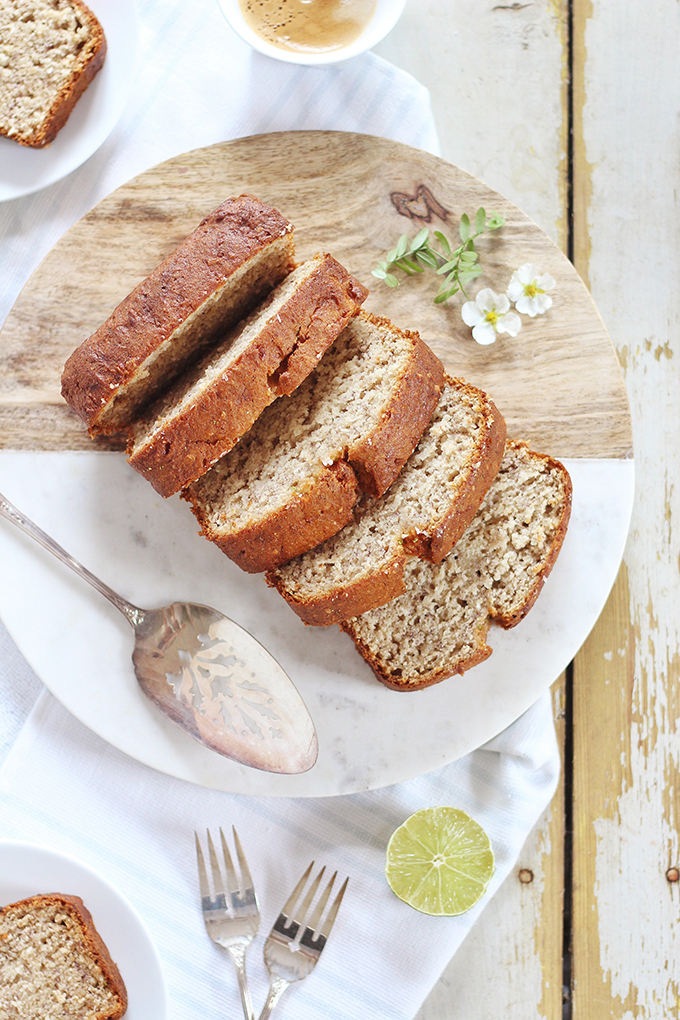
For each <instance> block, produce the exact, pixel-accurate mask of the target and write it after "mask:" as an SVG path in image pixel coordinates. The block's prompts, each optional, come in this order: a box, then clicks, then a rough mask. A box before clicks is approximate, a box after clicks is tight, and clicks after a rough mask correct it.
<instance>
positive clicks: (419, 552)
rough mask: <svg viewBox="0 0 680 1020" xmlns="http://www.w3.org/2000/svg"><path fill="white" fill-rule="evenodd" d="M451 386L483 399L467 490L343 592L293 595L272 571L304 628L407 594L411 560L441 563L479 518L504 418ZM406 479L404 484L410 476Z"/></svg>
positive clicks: (273, 583) (271, 578) (497, 460)
mask: <svg viewBox="0 0 680 1020" xmlns="http://www.w3.org/2000/svg"><path fill="white" fill-rule="evenodd" d="M446 378H447V379H448V377H446ZM449 382H451V383H455V384H456V386H457V388H458V391H459V392H460V393H461V395H463V394H465V395H468V396H469V398H470V400H471V401H474V402H475V403H479V402H480V397H482V398H483V400H482V401H481V408H480V420H479V426H478V427H479V433H480V436H481V440H480V443H479V447H478V449H477V453H476V456H475V460H474V462H473V463H472V464H471V465H469V468H468V470H467V478H466V483H465V486H464V487H462V488H461V489H460V490H459V489H456V490H454V492H453V494H452V495H451V506H450V509H449V512H448V513H447V514H446V515H445V516H443V517H442V518H441V519H440V518H438V519H437V523H436V524H434V523H431V524H430V525H429V526H428V525H427V524H423V525H422V526H421V527H420V528H418V529H417V530H411V531H410V532H409V533H407V534H403V535H401V536H399V538H400V542H399V545H398V547H397V548H395V549H394V551H393V553H392V555H391V557H390V559H389V561H388V562H387V563H383V566H382V567H381V569H380V571H379V572H377V573H371V574H365V573H363V574H362V573H359V571H360V569H361V568H360V567H357V573H358V576H355V577H354V578H353V579H352V580H351V581H350V582H349V583H345V584H343V586H342V588H335V589H332V590H328V591H320V592H319V593H318V595H316V596H313V597H310V596H309V595H305V594H298V593H297V592H295V591H294V590H291V588H290V587H289V586H288V584H287V582H286V581H285V580H284V579H282V578H281V577H280V576H279V574H278V573H277V571H275V570H270V571H269V572H268V573H267V577H266V580H267V584H268V585H269V586H270V587H272V588H276V589H277V590H278V592H279V593H280V594H281V595H282V596H283V598H284V599H285V600H286V602H287V603H288V605H289V606H290V607H291V609H292V610H293V611H294V612H295V613H296V614H297V615H298V616H299V617H300V619H301V620H302V621H303V623H305V624H306V625H308V626H313V627H328V626H330V625H331V624H333V623H341V621H343V620H347V619H350V618H351V617H354V616H360V615H361V614H362V613H366V612H368V611H369V610H370V609H375V608H377V607H378V606H382V605H385V604H386V603H387V602H391V601H392V599H395V598H397V596H398V595H401V594H402V592H403V591H404V590H405V587H404V566H405V564H406V561H407V559H408V558H409V557H410V556H418V557H420V559H425V560H429V561H430V562H431V563H439V562H441V560H443V559H444V557H445V556H446V555H447V553H449V552H450V550H451V549H452V548H453V546H454V545H455V543H456V542H457V541H458V539H459V538H460V536H461V535H462V534H463V533H464V531H465V529H466V528H467V526H468V525H469V523H470V521H471V520H472V519H473V517H474V516H475V514H476V513H477V510H478V509H479V506H480V504H481V502H482V500H483V498H484V496H485V494H486V493H487V491H488V490H489V487H490V486H491V484H492V482H493V480H494V478H495V477H496V475H497V474H498V469H499V467H500V464H501V461H502V459H503V454H504V452H505V440H506V425H505V419H504V418H503V416H502V415H501V413H500V411H499V410H498V408H497V407H496V405H495V404H494V403H493V401H492V400H490V399H489V398H488V397H487V396H486V394H484V393H482V391H480V390H479V389H477V387H475V386H470V385H469V384H467V383H465V382H463V381H462V380H449ZM407 469H408V465H407V466H406V470H407ZM403 477H404V479H405V477H406V476H405V475H404V476H403ZM359 512H361V511H360V509H359Z"/></svg>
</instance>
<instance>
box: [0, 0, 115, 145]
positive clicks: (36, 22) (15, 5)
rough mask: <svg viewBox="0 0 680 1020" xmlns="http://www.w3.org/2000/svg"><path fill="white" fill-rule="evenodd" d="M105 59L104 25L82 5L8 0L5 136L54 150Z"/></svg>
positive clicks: (1, 101) (3, 35)
mask: <svg viewBox="0 0 680 1020" xmlns="http://www.w3.org/2000/svg"><path fill="white" fill-rule="evenodd" d="M105 54H106V39H105V37H104V31H103V29H102V26H101V25H100V23H99V21H98V20H97V18H96V17H95V16H94V14H93V13H92V11H91V10H90V9H89V7H86V6H85V4H84V3H81V0H3V2H2V3H0V135H5V136H6V137H7V138H12V139H13V140H14V141H15V142H19V144H20V145H27V146H30V147H31V148H42V147H43V146H45V145H49V143H50V142H51V141H53V140H54V138H55V137H56V135H57V132H58V131H60V130H61V129H62V128H63V126H64V124H65V123H66V121H67V120H68V118H69V116H70V114H71V111H72V110H73V107H74V106H75V105H76V103H77V101H78V100H79V99H80V97H81V96H82V94H83V92H84V91H85V89H86V88H87V86H88V85H89V84H90V82H91V81H92V79H93V78H94V76H95V74H96V73H97V71H98V70H99V69H100V68H101V66H102V64H103V63H104V56H105Z"/></svg>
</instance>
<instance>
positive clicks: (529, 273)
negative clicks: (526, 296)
mask: <svg viewBox="0 0 680 1020" xmlns="http://www.w3.org/2000/svg"><path fill="white" fill-rule="evenodd" d="M537 276H538V269H537V268H536V266H535V265H534V264H533V262H525V263H524V265H523V266H520V267H519V269H518V270H517V277H518V279H519V281H520V283H525V284H526V283H534V281H535V280H536V277H537Z"/></svg>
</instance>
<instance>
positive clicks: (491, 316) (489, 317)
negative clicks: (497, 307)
mask: <svg viewBox="0 0 680 1020" xmlns="http://www.w3.org/2000/svg"><path fill="white" fill-rule="evenodd" d="M486 321H487V322H490V323H491V325H492V326H493V328H494V329H495V328H496V323H497V322H498V312H487V313H486Z"/></svg>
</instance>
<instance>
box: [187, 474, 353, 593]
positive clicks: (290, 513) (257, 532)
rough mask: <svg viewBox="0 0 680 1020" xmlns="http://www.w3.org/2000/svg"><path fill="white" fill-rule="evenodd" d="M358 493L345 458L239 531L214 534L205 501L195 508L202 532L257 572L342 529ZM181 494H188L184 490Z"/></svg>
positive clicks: (303, 550)
mask: <svg viewBox="0 0 680 1020" xmlns="http://www.w3.org/2000/svg"><path fill="white" fill-rule="evenodd" d="M357 496H358V491H357V481H356V475H355V474H354V472H353V471H352V469H351V467H350V466H349V465H348V464H346V463H345V461H343V460H340V461H337V462H336V463H335V464H332V465H331V466H330V467H322V468H321V470H320V471H319V472H318V473H317V475H316V476H315V477H314V479H312V480H310V483H309V485H308V486H306V487H305V489H300V488H298V489H297V490H296V492H295V493H294V494H293V495H292V497H291V499H290V501H289V502H288V503H286V504H285V505H284V506H282V507H281V508H280V509H278V510H277V511H275V512H274V513H272V514H270V515H269V517H268V518H267V519H266V520H265V521H263V522H261V523H259V524H257V525H253V526H252V527H249V528H244V529H243V530H242V531H240V532H238V533H237V534H235V535H228V536H225V537H220V536H219V535H218V536H216V537H213V536H212V530H211V528H210V525H209V523H208V521H207V520H206V518H205V516H204V515H203V514H202V511H201V508H200V506H199V505H192V508H191V509H192V510H193V512H194V514H195V515H196V518H197V519H198V521H199V523H200V524H201V527H202V529H203V530H202V531H200V532H199V534H202V535H204V536H205V537H206V538H208V539H210V540H211V541H212V542H214V543H215V545H216V546H218V547H219V548H220V549H221V550H222V552H223V553H225V555H227V556H228V557H229V559H231V560H233V561H234V563H237V564H238V565H239V567H241V569H242V570H245V571H246V572H247V573H249V574H258V573H261V572H262V571H265V570H269V569H271V567H272V565H274V564H275V565H276V566H278V565H279V564H281V563H285V562H286V561H287V560H290V559H292V558H293V557H294V556H298V555H299V553H301V552H306V550H307V549H309V544H308V543H309V542H310V541H312V542H313V544H315V545H316V544H318V542H322V541H323V540H324V538H329V537H330V536H331V535H334V534H335V533H336V532H337V531H340V529H341V528H343V527H344V526H345V524H347V522H348V521H349V520H351V517H352V507H353V506H354V504H355V503H356V500H357ZM182 498H183V499H186V498H187V496H186V495H185V494H184V493H182ZM317 535H320V536H322V537H321V538H316V536H317ZM310 536H314V537H313V538H310Z"/></svg>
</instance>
